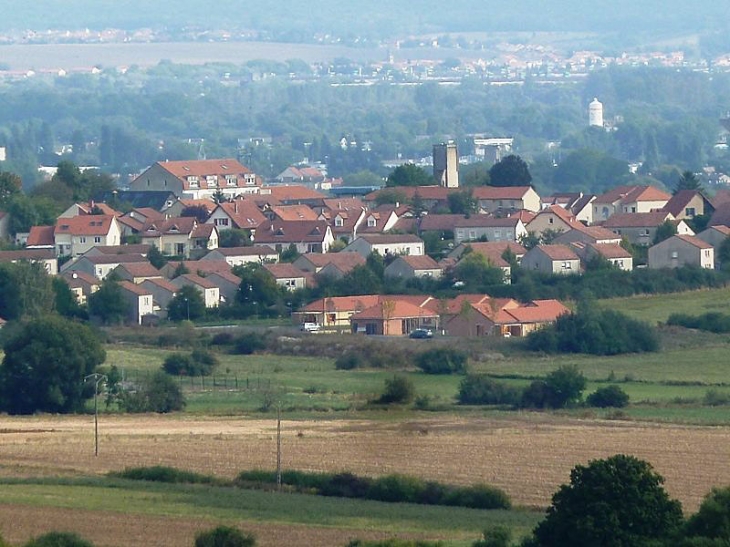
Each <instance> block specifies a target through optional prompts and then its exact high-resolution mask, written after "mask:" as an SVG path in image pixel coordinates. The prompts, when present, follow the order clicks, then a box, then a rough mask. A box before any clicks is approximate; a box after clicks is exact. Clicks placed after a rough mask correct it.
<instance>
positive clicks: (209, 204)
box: [180, 198, 218, 214]
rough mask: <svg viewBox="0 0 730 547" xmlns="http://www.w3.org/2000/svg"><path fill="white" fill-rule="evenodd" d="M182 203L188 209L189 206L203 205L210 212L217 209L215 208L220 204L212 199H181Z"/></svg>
mask: <svg viewBox="0 0 730 547" xmlns="http://www.w3.org/2000/svg"><path fill="white" fill-rule="evenodd" d="M180 203H182V204H183V206H184V207H185V208H186V209H187V208H188V207H202V208H204V209H205V210H206V211H207V212H208V214H211V213H212V212H213V211H215V208H216V207H217V206H218V204H217V203H216V202H215V201H213V200H212V199H185V198H184V199H181V200H180Z"/></svg>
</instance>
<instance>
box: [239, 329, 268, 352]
mask: <svg viewBox="0 0 730 547" xmlns="http://www.w3.org/2000/svg"><path fill="white" fill-rule="evenodd" d="M264 349H266V342H265V341H264V338H263V337H262V336H261V335H260V334H256V333H253V332H247V333H245V334H242V335H241V336H239V337H238V338H236V341H235V343H234V348H233V353H235V354H236V355H252V354H254V353H256V352H257V351H262V350H264Z"/></svg>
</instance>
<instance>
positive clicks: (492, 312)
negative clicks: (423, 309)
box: [444, 298, 570, 336]
mask: <svg viewBox="0 0 730 547" xmlns="http://www.w3.org/2000/svg"><path fill="white" fill-rule="evenodd" d="M569 312H570V310H569V309H568V308H566V307H565V306H564V305H563V304H561V303H560V302H558V301H557V300H533V301H532V302H529V303H527V304H520V303H519V302H517V301H515V300H512V299H509V298H499V299H488V300H486V301H484V302H478V303H469V302H467V303H465V304H464V305H463V306H462V307H461V310H460V312H459V313H457V314H454V315H451V316H450V317H448V319H447V321H446V323H445V326H444V327H445V330H446V332H448V334H449V335H451V336H527V335H528V334H529V333H530V332H532V331H534V330H536V329H538V328H541V327H543V326H545V325H548V324H550V323H553V322H555V320H556V319H557V318H558V317H560V316H561V315H563V314H565V313H569Z"/></svg>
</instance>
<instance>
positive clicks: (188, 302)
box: [183, 296, 190, 321]
mask: <svg viewBox="0 0 730 547" xmlns="http://www.w3.org/2000/svg"><path fill="white" fill-rule="evenodd" d="M183 300H185V307H186V308H187V310H188V321H190V300H188V297H187V296H186V297H184V298H183Z"/></svg>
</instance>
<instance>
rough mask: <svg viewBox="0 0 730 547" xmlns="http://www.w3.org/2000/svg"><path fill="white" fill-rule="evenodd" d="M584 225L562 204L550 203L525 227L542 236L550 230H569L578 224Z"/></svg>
mask: <svg viewBox="0 0 730 547" xmlns="http://www.w3.org/2000/svg"><path fill="white" fill-rule="evenodd" d="M579 224H580V225H581V226H583V225H582V224H581V223H580V222H578V221H577V220H576V218H575V217H574V216H573V215H572V214H571V213H570V212H569V211H566V210H565V209H564V208H563V207H561V206H560V205H550V206H548V207H546V208H545V209H543V210H542V211H540V212H539V213H537V214H536V215H535V216H534V218H533V219H532V220H531V221H530V222H528V223H527V224H526V225H525V229H526V230H527V231H528V232H530V233H533V234H536V235H538V236H542V234H543V233H544V232H547V231H548V230H550V231H552V232H568V231H570V230H572V229H573V228H575V227H576V226H578V225H579Z"/></svg>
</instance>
